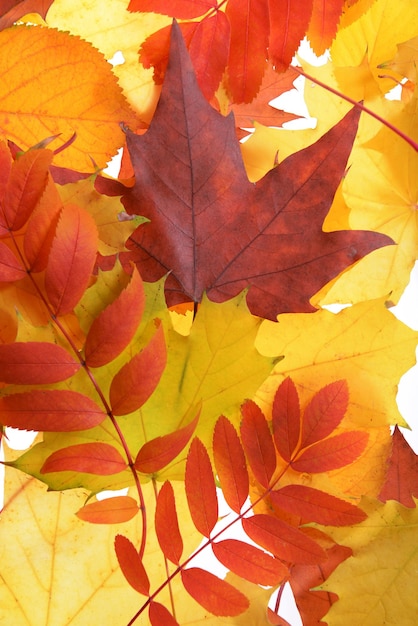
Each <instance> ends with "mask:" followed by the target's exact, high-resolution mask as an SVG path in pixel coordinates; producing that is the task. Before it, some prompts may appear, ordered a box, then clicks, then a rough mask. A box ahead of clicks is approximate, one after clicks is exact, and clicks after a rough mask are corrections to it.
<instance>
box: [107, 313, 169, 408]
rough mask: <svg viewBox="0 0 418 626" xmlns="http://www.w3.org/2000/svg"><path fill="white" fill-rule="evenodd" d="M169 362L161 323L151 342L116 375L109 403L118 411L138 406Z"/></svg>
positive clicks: (156, 382)
mask: <svg viewBox="0 0 418 626" xmlns="http://www.w3.org/2000/svg"><path fill="white" fill-rule="evenodd" d="M166 362H167V349H166V345H165V339H164V331H163V327H162V324H160V325H159V326H158V328H157V331H156V332H155V334H154V336H153V337H152V338H151V340H150V341H149V343H148V344H147V345H146V346H145V348H144V349H143V350H141V352H139V353H138V354H136V355H135V356H134V357H133V358H132V359H131V360H130V361H129V362H128V363H126V364H125V365H124V366H123V367H122V368H121V369H120V370H119V372H118V373H117V374H116V375H115V376H114V378H113V380H112V383H111V385H110V396H109V397H110V404H111V406H112V411H113V413H114V414H115V415H127V414H128V413H132V411H136V410H137V409H139V408H140V407H141V406H142V405H143V404H144V403H145V402H146V401H147V400H148V398H149V397H150V396H151V394H152V393H153V392H154V391H155V388H156V387H157V385H158V383H159V380H160V378H161V375H162V373H163V371H164V368H165V365H166Z"/></svg>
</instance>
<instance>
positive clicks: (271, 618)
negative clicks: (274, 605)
mask: <svg viewBox="0 0 418 626" xmlns="http://www.w3.org/2000/svg"><path fill="white" fill-rule="evenodd" d="M267 619H268V623H269V624H273V626H292V625H291V623H290V622H288V621H287V620H285V619H284V617H281V616H280V615H277V613H275V612H274V611H272V610H271V608H270V607H269V606H268V607H267Z"/></svg>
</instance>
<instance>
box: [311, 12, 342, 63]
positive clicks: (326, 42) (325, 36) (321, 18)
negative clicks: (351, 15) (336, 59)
mask: <svg viewBox="0 0 418 626" xmlns="http://www.w3.org/2000/svg"><path fill="white" fill-rule="evenodd" d="M343 9H344V0H333V1H332V2H328V0H315V1H314V3H313V11H312V16H311V21H310V22H309V27H308V32H307V35H308V39H309V43H310V44H311V46H312V49H313V51H314V52H315V54H316V55H317V56H321V54H324V52H325V51H326V49H327V48H329V47H330V46H331V44H332V41H333V39H334V37H335V35H336V33H337V28H338V22H339V21H340V17H341V15H342V12H343Z"/></svg>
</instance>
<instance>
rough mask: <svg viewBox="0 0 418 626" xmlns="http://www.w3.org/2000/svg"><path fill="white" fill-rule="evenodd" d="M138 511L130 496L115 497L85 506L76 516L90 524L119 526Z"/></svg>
mask: <svg viewBox="0 0 418 626" xmlns="http://www.w3.org/2000/svg"><path fill="white" fill-rule="evenodd" d="M138 511H139V507H138V505H137V503H136V502H135V500H134V499H133V498H131V497H130V496H115V497H114V498H106V499H105V500H97V502H92V503H91V504H86V506H83V508H81V509H80V510H79V511H77V513H76V515H77V517H79V518H80V519H82V520H83V521H84V522H90V524H120V523H121V522H128V521H129V520H130V519H132V518H133V517H135V515H136V514H137V513H138Z"/></svg>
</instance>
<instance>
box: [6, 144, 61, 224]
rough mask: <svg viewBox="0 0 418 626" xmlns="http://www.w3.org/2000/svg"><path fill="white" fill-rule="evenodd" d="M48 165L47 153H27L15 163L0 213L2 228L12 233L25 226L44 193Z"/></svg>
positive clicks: (49, 152) (48, 157)
mask: <svg viewBox="0 0 418 626" xmlns="http://www.w3.org/2000/svg"><path fill="white" fill-rule="evenodd" d="M51 161H52V152H51V151H50V150H29V152H25V153H24V154H22V155H21V156H20V157H19V158H18V159H17V161H14V163H13V165H12V169H11V172H10V178H9V182H8V184H7V186H6V189H5V192H4V198H3V203H2V210H1V212H0V221H1V224H2V226H5V227H7V228H8V229H9V230H12V231H15V230H19V229H20V228H22V226H23V225H24V224H26V222H27V221H28V219H29V217H30V215H31V213H32V211H33V210H34V209H35V207H36V205H37V203H38V201H39V199H40V197H41V196H42V193H43V191H44V189H45V186H46V183H47V180H48V172H49V166H50V165H51Z"/></svg>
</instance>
